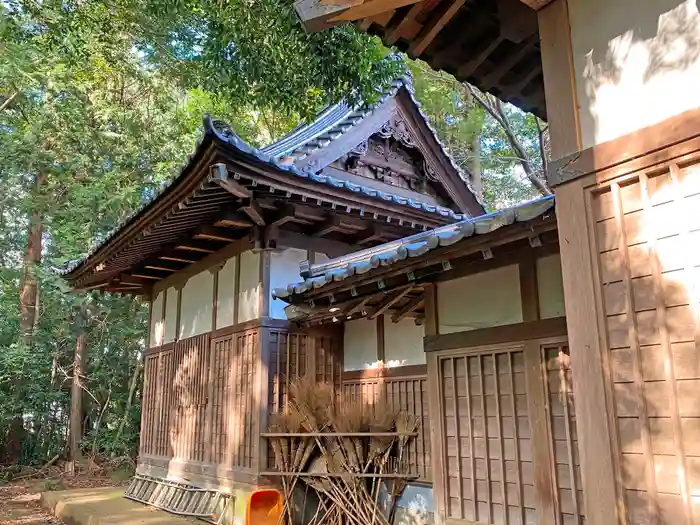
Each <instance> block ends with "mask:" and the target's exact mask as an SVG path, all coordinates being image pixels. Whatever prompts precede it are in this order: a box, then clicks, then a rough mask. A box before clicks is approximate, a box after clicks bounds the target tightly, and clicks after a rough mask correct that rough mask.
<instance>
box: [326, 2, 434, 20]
mask: <svg viewBox="0 0 700 525" xmlns="http://www.w3.org/2000/svg"><path fill="white" fill-rule="evenodd" d="M422 1H423V0H368V1H367V2H364V3H362V4H359V5H356V6H353V7H351V8H350V9H347V10H345V11H343V12H342V13H340V14H338V15H336V16H334V17H333V18H331V19H330V21H331V22H352V21H355V20H361V19H363V18H367V17H371V16H375V15H378V14H381V13H384V12H386V11H390V10H394V9H398V8H399V7H404V6H407V5H413V4H415V3H418V2H422Z"/></svg>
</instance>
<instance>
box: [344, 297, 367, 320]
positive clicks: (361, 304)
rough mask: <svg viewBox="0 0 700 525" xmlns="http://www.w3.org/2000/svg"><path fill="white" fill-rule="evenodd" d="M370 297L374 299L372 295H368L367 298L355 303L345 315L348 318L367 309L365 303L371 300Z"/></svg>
mask: <svg viewBox="0 0 700 525" xmlns="http://www.w3.org/2000/svg"><path fill="white" fill-rule="evenodd" d="M372 297H374V295H368V296H367V297H365V298H363V299H361V300H360V302H359V303H356V304H355V305H354V306H353V307H352V308H350V309H349V310H348V311H347V312H346V314H345V315H347V316H348V317H349V316H351V315H354V314H356V313H357V312H362V311H364V310H365V308H366V307H367V303H368V302H370V301H371V300H372Z"/></svg>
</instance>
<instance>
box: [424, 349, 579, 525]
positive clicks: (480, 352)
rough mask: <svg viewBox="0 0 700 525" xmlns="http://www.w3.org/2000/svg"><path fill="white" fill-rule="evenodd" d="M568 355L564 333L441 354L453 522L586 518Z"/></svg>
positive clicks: (508, 523)
mask: <svg viewBox="0 0 700 525" xmlns="http://www.w3.org/2000/svg"><path fill="white" fill-rule="evenodd" d="M567 356H568V349H567V347H566V344H565V339H563V340H561V339H560V340H556V339H555V340H548V341H528V342H519V343H509V344H505V345H503V344H502V345H495V346H490V347H477V348H469V349H460V350H456V351H449V352H441V353H440V355H438V357H437V370H438V376H439V377H438V381H437V382H436V383H437V385H436V386H437V388H438V389H439V392H438V399H439V404H440V407H439V408H440V417H439V432H440V439H439V445H438V448H439V449H440V455H441V459H442V461H441V462H440V464H441V465H442V469H441V470H442V472H441V473H440V474H441V475H440V479H439V480H436V491H435V492H436V493H435V496H436V503H437V506H438V508H439V509H440V514H441V515H442V516H444V517H445V519H446V521H447V523H455V524H457V523H487V524H505V525H525V524H528V525H529V524H532V525H539V524H552V525H560V524H561V525H564V524H566V525H568V524H570V523H571V524H580V523H583V505H582V503H581V502H582V495H581V493H580V492H581V491H580V490H579V489H580V487H581V483H580V476H579V472H578V452H577V440H576V434H575V432H576V430H575V416H574V410H573V395H572V389H571V381H570V372H569V370H568V358H567ZM436 475H437V473H436ZM574 494H576V496H577V497H574V496H573V495H574Z"/></svg>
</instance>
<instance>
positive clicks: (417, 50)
mask: <svg viewBox="0 0 700 525" xmlns="http://www.w3.org/2000/svg"><path fill="white" fill-rule="evenodd" d="M464 2H465V0H452V1H450V0H447V3H446V4H445V6H444V7H442V8H441V9H440V10H439V11H438V12H437V13H436V14H435V15H434V16H433V18H431V19H430V22H428V23H427V24H426V25H425V27H423V30H422V31H421V32H420V34H419V35H418V38H416V39H415V40H414V41H413V43H412V44H411V46H410V47H409V49H408V54H409V56H411V57H412V58H416V57H418V56H420V55H421V53H423V51H425V49H426V48H427V47H428V46H429V45H430V44H431V43H432V41H433V40H435V37H436V36H437V35H438V33H439V32H440V31H442V28H443V27H445V26H446V25H447V23H448V22H449V21H450V20H452V17H454V16H455V15H456V14H457V12H458V11H459V10H460V8H461V7H462V6H463V5H464Z"/></svg>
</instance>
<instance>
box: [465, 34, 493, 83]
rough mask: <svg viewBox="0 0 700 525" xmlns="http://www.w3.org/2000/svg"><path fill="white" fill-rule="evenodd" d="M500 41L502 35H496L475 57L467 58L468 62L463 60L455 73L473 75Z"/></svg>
mask: <svg viewBox="0 0 700 525" xmlns="http://www.w3.org/2000/svg"><path fill="white" fill-rule="evenodd" d="M502 42H503V37H502V36H501V35H498V36H496V37H495V38H494V39H493V40H491V41H490V42H489V43H488V44H487V45H486V47H485V48H484V50H483V51H482V52H481V53H479V54H478V55H477V56H476V57H474V58H473V59H471V60H469V61H468V62H465V63H464V64H462V65H461V66H459V69H458V70H457V74H458V75H459V76H460V77H469V76H471V75H473V74H474V72H475V71H476V70H477V68H478V67H479V66H480V65H481V64H483V63H484V61H485V60H486V59H487V58H488V57H489V56H490V55H491V53H493V52H494V51H495V50H496V48H497V47H498V46H500V45H501V43H502Z"/></svg>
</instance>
